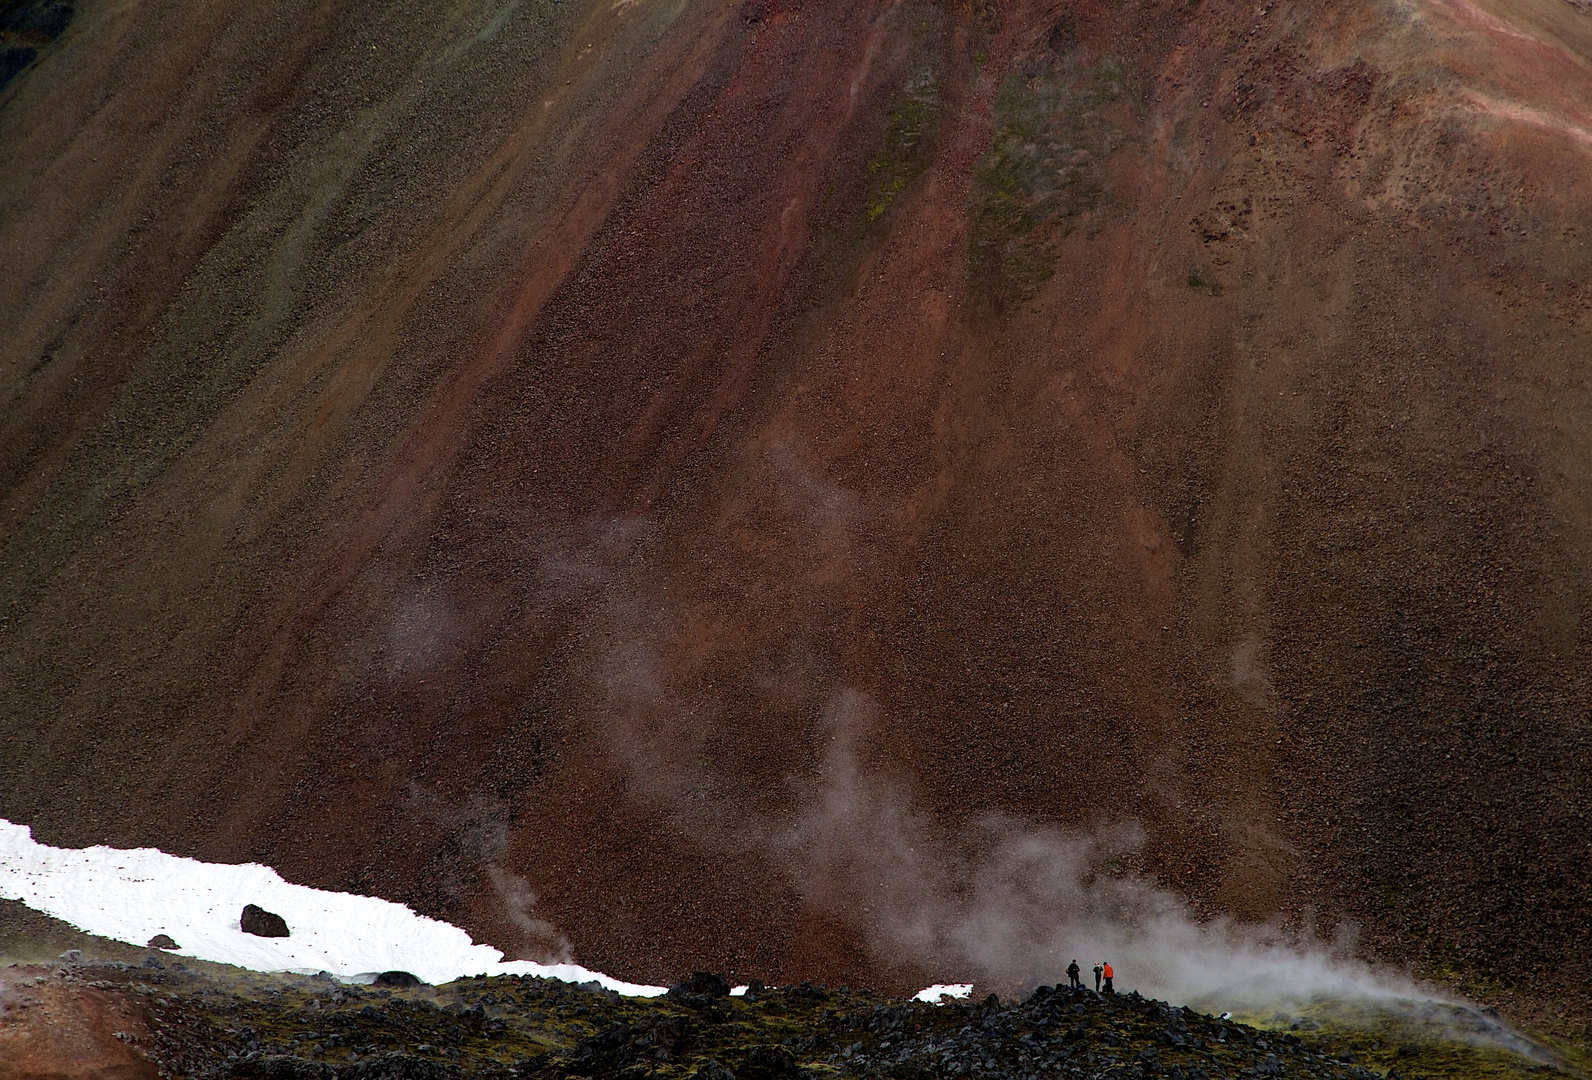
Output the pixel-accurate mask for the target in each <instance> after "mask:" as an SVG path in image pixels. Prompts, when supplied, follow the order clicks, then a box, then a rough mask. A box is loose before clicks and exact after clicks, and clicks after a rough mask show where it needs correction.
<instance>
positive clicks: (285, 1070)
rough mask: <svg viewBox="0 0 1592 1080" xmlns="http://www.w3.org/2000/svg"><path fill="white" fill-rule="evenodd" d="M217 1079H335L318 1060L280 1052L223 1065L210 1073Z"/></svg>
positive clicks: (252, 1055) (244, 1058)
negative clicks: (309, 1059)
mask: <svg viewBox="0 0 1592 1080" xmlns="http://www.w3.org/2000/svg"><path fill="white" fill-rule="evenodd" d="M210 1075H211V1076H212V1077H214V1078H215V1080H333V1077H334V1074H333V1072H332V1070H331V1069H330V1068H328V1067H327V1066H326V1065H323V1064H321V1063H320V1062H318V1061H306V1060H305V1059H303V1058H301V1057H293V1056H287V1055H280V1054H250V1055H249V1056H248V1057H243V1058H239V1059H238V1060H237V1061H234V1062H230V1063H228V1064H226V1065H223V1066H222V1067H221V1068H219V1069H217V1070H215V1071H214V1072H212V1073H211V1074H210Z"/></svg>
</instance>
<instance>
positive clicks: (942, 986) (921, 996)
mask: <svg viewBox="0 0 1592 1080" xmlns="http://www.w3.org/2000/svg"><path fill="white" fill-rule="evenodd" d="M972 993H973V984H972V983H935V984H934V985H933V986H930V987H926V988H925V989H922V990H919V991H918V992H917V994H916V995H914V996H913V998H912V1000H913V1001H927V1002H930V1003H931V1004H934V1005H939V1004H942V1001H941V999H942V998H965V997H967V996H969V995H970V994H972Z"/></svg>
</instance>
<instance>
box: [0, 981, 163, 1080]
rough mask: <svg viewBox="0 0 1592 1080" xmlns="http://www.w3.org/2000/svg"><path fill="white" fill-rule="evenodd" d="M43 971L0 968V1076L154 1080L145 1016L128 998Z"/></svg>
mask: <svg viewBox="0 0 1592 1080" xmlns="http://www.w3.org/2000/svg"><path fill="white" fill-rule="evenodd" d="M57 975H58V973H57V972H54V971H51V970H50V969H49V968H42V967H21V966H12V967H8V968H3V969H0V1080H76V1078H78V1077H82V1078H83V1080H155V1078H156V1077H157V1076H159V1075H160V1074H159V1071H158V1070H157V1069H156V1068H155V1065H154V1063H153V1062H151V1061H150V1060H149V1059H148V1058H147V1057H145V1056H144V1055H143V1054H142V1053H141V1052H140V1044H147V1043H148V1042H149V1039H150V1032H149V1018H148V1016H146V1015H145V1014H144V1012H143V1010H142V1009H141V1008H140V1007H139V1006H138V1005H136V1004H135V1003H133V1002H132V1001H130V1000H129V999H128V998H127V996H126V995H123V994H118V993H115V992H112V991H105V990H100V989H96V988H94V987H88V986H81V985H77V984H75V983H72V982H67V981H65V980H62V979H60V978H58V977H57Z"/></svg>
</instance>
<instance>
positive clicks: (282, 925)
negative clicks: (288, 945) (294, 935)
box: [238, 904, 291, 937]
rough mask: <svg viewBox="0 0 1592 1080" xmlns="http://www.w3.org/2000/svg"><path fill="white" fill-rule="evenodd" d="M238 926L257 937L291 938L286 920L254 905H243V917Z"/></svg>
mask: <svg viewBox="0 0 1592 1080" xmlns="http://www.w3.org/2000/svg"><path fill="white" fill-rule="evenodd" d="M238 926H239V927H240V928H241V929H242V930H243V932H244V933H245V934H253V935H254V936H255V937H290V936H291V932H290V931H289V930H288V928H287V920H286V919H284V918H282V916H280V915H277V914H274V913H272V912H269V911H266V910H265V909H264V908H262V907H255V906H254V905H253V904H245V905H243V917H242V918H240V919H239V920H238Z"/></svg>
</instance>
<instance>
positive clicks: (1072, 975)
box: [1067, 960, 1083, 990]
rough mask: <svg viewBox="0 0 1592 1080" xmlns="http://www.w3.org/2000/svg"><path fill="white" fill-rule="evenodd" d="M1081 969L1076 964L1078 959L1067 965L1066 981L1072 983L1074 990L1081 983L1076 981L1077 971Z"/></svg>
mask: <svg viewBox="0 0 1592 1080" xmlns="http://www.w3.org/2000/svg"><path fill="white" fill-rule="evenodd" d="M1081 970H1083V969H1082V968H1080V967H1079V966H1078V961H1076V960H1074V961H1073V962H1072V963H1070V964H1068V965H1067V981H1068V982H1069V983H1071V984H1072V988H1073V989H1074V990H1077V989H1078V988H1079V987H1080V986H1082V985H1083V984H1082V983H1080V982H1079V981H1078V973H1079V972H1080V971H1081Z"/></svg>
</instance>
